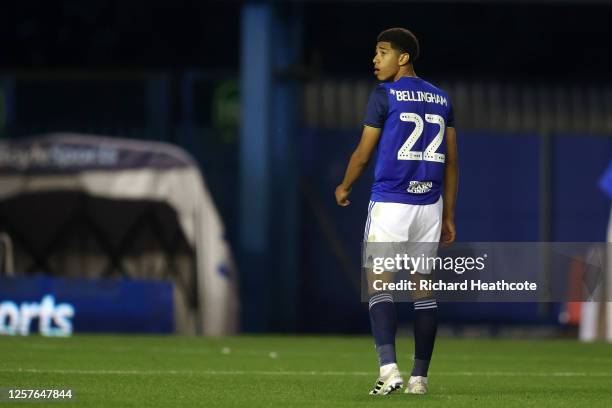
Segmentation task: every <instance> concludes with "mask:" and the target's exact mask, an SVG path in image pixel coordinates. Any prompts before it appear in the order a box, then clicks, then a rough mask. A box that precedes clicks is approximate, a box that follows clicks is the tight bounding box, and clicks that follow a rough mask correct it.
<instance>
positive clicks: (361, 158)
mask: <svg viewBox="0 0 612 408" xmlns="http://www.w3.org/2000/svg"><path fill="white" fill-rule="evenodd" d="M380 133H381V129H379V128H375V127H371V126H367V125H366V126H364V127H363V133H362V134H361V140H360V141H359V144H358V145H357V148H356V149H355V151H354V152H353V154H352V155H351V160H350V161H349V164H348V166H347V168H346V172H345V174H344V179H343V180H342V183H340V185H339V186H338V187H336V203H338V205H340V206H342V207H346V206H347V205H349V204H350V203H351V202H350V201H349V200H348V196H349V194H350V193H351V189H352V187H353V184H354V183H355V181H357V179H358V178H359V176H361V175H362V174H363V171H364V170H365V169H366V167H367V166H368V163H369V162H370V159H371V158H372V155H373V154H374V151H375V150H376V146H377V145H378V140H379V139H380Z"/></svg>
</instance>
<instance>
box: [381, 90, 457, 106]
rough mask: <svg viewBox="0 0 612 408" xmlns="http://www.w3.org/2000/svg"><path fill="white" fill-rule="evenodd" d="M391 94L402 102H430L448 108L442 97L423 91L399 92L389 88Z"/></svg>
mask: <svg viewBox="0 0 612 408" xmlns="http://www.w3.org/2000/svg"><path fill="white" fill-rule="evenodd" d="M389 93H390V94H391V95H395V98H396V99H397V100H398V101H400V102H402V101H404V102H428V103H437V104H439V105H443V106H448V101H447V100H446V98H445V97H444V96H442V95H438V94H435V93H432V92H423V91H398V90H395V89H392V88H389Z"/></svg>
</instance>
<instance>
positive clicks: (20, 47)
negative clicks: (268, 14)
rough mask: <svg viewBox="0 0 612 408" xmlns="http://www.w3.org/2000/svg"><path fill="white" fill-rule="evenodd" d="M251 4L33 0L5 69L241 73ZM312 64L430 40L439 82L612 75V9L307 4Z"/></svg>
mask: <svg viewBox="0 0 612 408" xmlns="http://www.w3.org/2000/svg"><path fill="white" fill-rule="evenodd" d="M241 5H242V2H239V1H224V2H187V1H170V0H155V1H109V0H106V1H104V0H98V1H86V2H83V1H33V0H24V1H20V2H10V3H8V4H3V5H2V10H1V13H0V30H1V31H0V33H1V35H0V37H1V38H2V53H0V65H1V66H2V67H4V68H6V67H11V68H16V67H21V68H25V67H28V68H41V67H55V68H59V67H63V68H66V67H70V68H170V69H185V68H234V69H238V65H239V52H240V48H239V39H240V9H241ZM302 7H303V15H304V27H305V32H304V44H305V52H304V54H303V55H304V61H303V63H304V64H305V65H306V66H308V67H311V68H317V69H318V72H323V73H328V72H329V73H338V74H345V75H351V74H363V73H364V72H369V70H370V58H371V56H372V49H373V47H374V43H375V38H376V34H377V33H378V32H380V31H381V30H383V29H385V28H388V27H390V26H405V27H408V28H410V29H411V30H413V31H414V32H415V33H416V34H417V36H418V37H419V38H420V40H421V46H422V54H421V61H420V62H419V63H418V64H417V70H418V71H421V72H425V73H427V74H428V75H434V76H444V77H449V76H461V77H482V76H484V77H493V76H499V75H503V76H505V77H509V78H523V77H538V78H541V79H544V80H549V79H555V78H564V77H566V76H568V75H571V76H601V77H603V76H605V75H606V74H607V73H608V72H610V70H611V68H612V67H611V56H610V54H611V53H610V52H609V51H610V46H609V43H608V41H609V38H610V37H611V34H612V33H611V28H610V24H609V22H610V21H611V18H612V7H611V6H610V5H608V4H593V3H591V4H584V2H564V3H549V2H535V4H529V3H522V2H519V3H502V2H481V3H480V2H470V3H446V2H427V3H425V2H424V3H419V2H405V3H404V2H401V3H400V2H392V3H383V2H380V3H378V2H376V3H366V2H356V3H354V2H336V3H334V2H306V3H302Z"/></svg>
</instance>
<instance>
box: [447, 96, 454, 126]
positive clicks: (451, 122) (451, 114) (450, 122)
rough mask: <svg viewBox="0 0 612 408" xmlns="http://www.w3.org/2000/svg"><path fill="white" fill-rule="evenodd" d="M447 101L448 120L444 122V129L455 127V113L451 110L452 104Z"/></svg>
mask: <svg viewBox="0 0 612 408" xmlns="http://www.w3.org/2000/svg"><path fill="white" fill-rule="evenodd" d="M447 99H448V118H447V120H446V127H455V111H454V109H453V104H452V103H451V101H450V98H447Z"/></svg>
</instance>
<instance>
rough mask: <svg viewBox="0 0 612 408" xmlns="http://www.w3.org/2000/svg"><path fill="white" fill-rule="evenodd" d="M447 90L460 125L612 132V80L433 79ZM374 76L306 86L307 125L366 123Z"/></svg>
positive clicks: (329, 126) (333, 126) (490, 128)
mask: <svg viewBox="0 0 612 408" xmlns="http://www.w3.org/2000/svg"><path fill="white" fill-rule="evenodd" d="M432 82H433V83H434V84H436V85H439V86H440V87H441V88H442V89H444V90H445V91H446V92H448V94H449V96H450V98H451V101H452V103H453V107H454V109H455V119H456V123H457V128H458V129H461V130H469V131H475V130H484V131H489V132H491V131H493V132H533V131H547V132H583V133H590V134H594V133H603V134H609V135H610V134H612V84H600V83H593V82H591V83H589V82H586V81H585V82H574V83H562V84H561V83H558V84H554V83H553V84H546V83H529V82H525V81H522V82H516V83H513V82H502V81H489V82H483V81H478V82H476V81H473V82H470V81H465V80H456V81H439V82H438V81H435V80H433V81H432ZM374 86H375V82H374V81H367V80H362V79H357V80H346V79H342V80H339V79H329V80H323V81H312V82H309V83H306V84H305V86H304V121H305V124H306V126H307V127H313V128H322V129H354V128H359V127H361V125H362V120H363V115H364V113H365V107H366V104H367V101H368V97H369V95H370V92H371V91H372V89H373V88H374Z"/></svg>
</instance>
